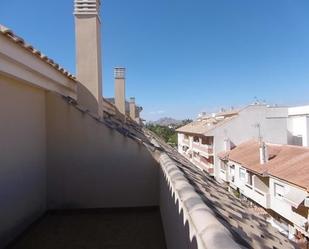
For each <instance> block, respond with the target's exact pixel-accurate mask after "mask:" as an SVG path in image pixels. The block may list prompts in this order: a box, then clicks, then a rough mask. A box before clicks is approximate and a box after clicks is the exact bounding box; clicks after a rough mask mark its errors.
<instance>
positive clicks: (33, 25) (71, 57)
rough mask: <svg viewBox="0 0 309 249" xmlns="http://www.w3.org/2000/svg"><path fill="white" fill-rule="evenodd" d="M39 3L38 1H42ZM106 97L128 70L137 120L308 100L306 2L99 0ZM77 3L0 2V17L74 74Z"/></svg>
mask: <svg viewBox="0 0 309 249" xmlns="http://www.w3.org/2000/svg"><path fill="white" fill-rule="evenodd" d="M43 2H44V3H43ZM102 3H103V5H102V14H101V19H102V24H103V26H102V29H103V39H102V46H103V73H104V83H103V84H104V87H103V95H104V96H105V97H109V96H112V95H113V89H114V87H113V67H114V66H119V65H121V66H125V67H126V68H127V88H126V90H127V97H130V96H135V97H136V99H137V102H138V103H139V104H141V105H142V106H143V107H144V111H143V117H144V118H146V119H148V120H156V119H158V118H159V117H163V116H170V117H174V118H179V119H180V118H187V117H195V116H196V115H197V114H198V113H199V112H201V111H208V112H210V111H215V110H217V109H219V108H221V107H225V108H228V107H230V106H234V107H238V106H242V105H246V104H249V103H251V102H253V100H254V97H255V96H256V97H257V98H259V99H261V100H266V101H267V102H268V103H270V104H279V105H301V104H309V97H308V93H309V28H308V27H309V15H308V11H309V1H308V0H293V1H292V0H255V1H254V0H191V1H188V0H187V1H185V0H130V1H128V0H103V1H102ZM72 12H73V0H53V1H42V0H28V1H20V0H1V11H0V23H2V24H4V25H6V26H8V27H9V28H11V29H13V30H14V31H15V32H16V33H17V34H18V35H20V36H22V37H23V38H24V39H25V40H26V41H28V42H30V43H31V44H33V45H35V47H37V48H39V49H40V50H41V51H43V52H44V53H45V54H47V55H48V56H50V57H51V58H53V59H54V60H55V61H57V62H58V63H60V64H61V65H62V66H64V67H65V68H67V69H68V70H69V71H71V72H72V73H74V72H75V63H74V61H75V47H74V18H73V16H72Z"/></svg>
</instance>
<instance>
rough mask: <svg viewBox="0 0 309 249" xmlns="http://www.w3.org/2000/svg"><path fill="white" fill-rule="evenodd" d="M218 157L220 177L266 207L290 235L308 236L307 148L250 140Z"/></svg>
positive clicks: (308, 188)
mask: <svg viewBox="0 0 309 249" xmlns="http://www.w3.org/2000/svg"><path fill="white" fill-rule="evenodd" d="M219 158H220V159H221V168H220V177H221V178H222V180H223V181H225V182H227V183H228V185H229V186H230V187H231V188H233V189H235V190H237V191H239V193H240V194H241V195H243V196H245V197H247V198H248V199H250V200H251V201H253V202H254V203H256V204H257V205H259V206H261V207H263V208H264V209H266V210H268V213H269V214H270V219H269V220H270V221H271V222H272V223H274V224H275V225H276V226H278V227H279V229H280V230H281V231H282V232H284V233H286V234H288V235H289V237H290V238H291V239H294V238H295V237H296V236H297V235H298V234H299V233H301V234H302V235H303V236H305V237H307V240H309V230H308V226H309V205H308V204H309V203H308V200H309V199H308V198H309V193H308V191H309V148H306V147H301V146H294V145H279V144H272V143H264V142H259V141H257V140H250V141H246V142H244V143H242V144H240V145H238V146H237V147H235V148H234V149H232V150H230V151H227V152H222V153H219Z"/></svg>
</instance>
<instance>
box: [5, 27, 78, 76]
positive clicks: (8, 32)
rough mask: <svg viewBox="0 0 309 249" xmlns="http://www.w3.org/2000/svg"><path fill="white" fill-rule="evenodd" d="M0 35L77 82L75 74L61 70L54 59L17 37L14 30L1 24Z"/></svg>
mask: <svg viewBox="0 0 309 249" xmlns="http://www.w3.org/2000/svg"><path fill="white" fill-rule="evenodd" d="M0 34H2V35H4V36H5V37H7V38H9V39H10V40H11V41H12V42H14V43H16V44H18V45H20V46H21V47H23V48H24V49H26V50H27V51H29V52H31V53H32V54H33V55H35V56H37V57H39V58H40V59H41V60H42V61H44V62H46V63H47V64H49V65H50V66H51V67H53V68H55V69H56V70H57V71H59V72H60V73H62V74H63V75H65V76H66V77H68V78H69V79H71V80H73V81H76V78H75V76H74V75H73V74H71V73H69V72H68V71H66V70H65V69H63V68H61V67H60V66H59V64H57V63H55V62H54V61H53V60H52V59H50V58H48V57H47V56H46V55H44V54H42V53H41V51H39V50H37V49H35V48H34V47H33V46H32V45H30V44H28V43H26V42H25V41H24V39H23V38H21V37H19V36H17V35H16V34H15V33H14V32H13V31H12V30H10V29H8V28H7V27H5V26H3V25H1V24H0Z"/></svg>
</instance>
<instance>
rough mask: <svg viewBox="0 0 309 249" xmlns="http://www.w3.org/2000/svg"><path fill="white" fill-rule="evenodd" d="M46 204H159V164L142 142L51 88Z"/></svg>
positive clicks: (81, 205) (83, 205)
mask: <svg viewBox="0 0 309 249" xmlns="http://www.w3.org/2000/svg"><path fill="white" fill-rule="evenodd" d="M46 123H47V134H48V136H47V151H48V153H47V163H48V208H51V209H59V208H105V207H137V206H156V205H158V181H157V178H158V169H159V167H158V164H157V162H156V161H155V160H154V159H153V157H152V155H151V154H150V152H149V151H148V150H147V149H146V148H145V146H144V145H143V144H139V143H138V142H136V141H134V140H132V139H131V138H127V137H125V136H123V135H122V134H120V133H118V132H117V131H115V130H111V129H109V128H108V127H107V126H105V125H104V124H101V123H99V122H97V121H96V120H95V119H93V118H91V117H90V116H88V115H87V114H83V113H81V112H80V111H78V110H77V109H76V108H74V107H73V106H71V105H68V104H67V102H65V101H64V100H63V99H62V98H61V97H60V96H56V95H55V94H52V93H49V94H47V121H46Z"/></svg>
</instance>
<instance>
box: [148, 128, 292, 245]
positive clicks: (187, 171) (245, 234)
mask: <svg viewBox="0 0 309 249" xmlns="http://www.w3.org/2000/svg"><path fill="white" fill-rule="evenodd" d="M145 134H147V136H148V137H153V138H154V139H155V140H156V141H157V142H158V143H159V145H160V149H161V150H162V151H164V152H165V153H166V154H167V155H168V156H169V157H170V158H171V159H172V160H174V162H175V163H176V165H177V166H178V167H179V169H181V171H182V172H183V173H184V175H185V176H186V178H187V179H188V180H189V182H190V183H191V185H192V186H193V187H194V189H195V191H196V192H197V193H198V194H199V195H200V196H201V198H202V199H203V201H204V202H205V203H206V205H207V206H208V207H210V208H211V209H212V211H213V212H214V213H215V214H216V217H217V219H218V220H219V221H220V222H221V223H222V224H223V225H224V226H225V227H226V228H227V229H228V230H229V231H230V232H231V234H232V236H233V238H234V240H235V241H236V242H237V243H239V244H240V245H241V246H242V247H243V248H255V249H257V248H260V249H270V248H285V249H287V248H295V245H294V243H293V242H292V241H290V240H288V239H287V238H286V237H285V236H284V235H282V234H281V233H280V232H279V231H278V230H277V229H275V228H273V227H272V226H271V224H269V223H268V222H267V221H266V216H264V215H263V214H259V213H257V212H255V210H253V209H252V208H250V207H249V206H248V205H247V204H246V203H242V202H241V200H239V199H237V198H235V197H234V196H233V195H232V194H231V193H230V192H229V191H228V190H227V189H226V188H225V187H224V186H223V185H221V184H219V183H218V182H217V181H216V180H215V179H213V178H212V177H210V176H209V175H207V174H205V173H203V172H202V171H200V170H199V169H198V168H197V167H196V166H195V165H193V164H192V163H191V162H190V161H188V160H187V159H186V158H185V157H183V156H182V155H180V154H179V153H178V151H177V150H175V149H174V148H172V147H170V146H169V145H167V144H166V143H165V142H164V141H162V140H161V139H160V138H158V137H157V136H156V135H154V134H153V133H152V132H150V131H147V130H145Z"/></svg>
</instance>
